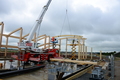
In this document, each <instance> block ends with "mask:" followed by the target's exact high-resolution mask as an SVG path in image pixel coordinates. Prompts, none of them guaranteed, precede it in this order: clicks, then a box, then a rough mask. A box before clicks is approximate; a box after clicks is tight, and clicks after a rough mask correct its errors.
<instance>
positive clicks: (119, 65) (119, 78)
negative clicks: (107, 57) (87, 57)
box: [115, 60, 120, 80]
mask: <svg viewBox="0 0 120 80" xmlns="http://www.w3.org/2000/svg"><path fill="white" fill-rule="evenodd" d="M115 75H116V77H115V80H120V60H116V61H115Z"/></svg>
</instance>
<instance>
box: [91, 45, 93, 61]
mask: <svg viewBox="0 0 120 80" xmlns="http://www.w3.org/2000/svg"><path fill="white" fill-rule="evenodd" d="M92 59H93V57H92V47H91V60H92Z"/></svg>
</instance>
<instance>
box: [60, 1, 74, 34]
mask: <svg viewBox="0 0 120 80" xmlns="http://www.w3.org/2000/svg"><path fill="white" fill-rule="evenodd" d="M67 6H68V0H66V14H65V18H64V21H63V25H62V29H61V32H60V35H61V34H62V31H63V27H64V24H65V21H66V19H67V22H68V26H69V31H70V35H71V34H72V31H71V26H70V22H69V17H68V8H67Z"/></svg>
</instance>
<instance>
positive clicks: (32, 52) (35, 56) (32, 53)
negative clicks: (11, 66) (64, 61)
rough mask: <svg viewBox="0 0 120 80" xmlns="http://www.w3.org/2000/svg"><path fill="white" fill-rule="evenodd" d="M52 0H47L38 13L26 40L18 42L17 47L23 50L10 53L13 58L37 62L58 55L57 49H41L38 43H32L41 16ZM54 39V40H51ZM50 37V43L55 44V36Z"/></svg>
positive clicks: (41, 18)
mask: <svg viewBox="0 0 120 80" xmlns="http://www.w3.org/2000/svg"><path fill="white" fill-rule="evenodd" d="M51 1H52V0H48V2H47V4H46V5H45V6H44V7H43V10H42V12H41V14H40V17H39V19H38V20H37V23H36V25H35V26H34V27H33V28H32V30H31V31H30V33H29V36H28V38H27V40H26V41H22V42H19V43H18V47H19V48H22V49H24V51H23V52H22V51H21V52H20V53H19V54H17V55H12V56H11V57H12V58H15V59H17V60H19V61H23V62H29V61H30V62H34V63H39V62H41V61H45V60H48V61H49V60H50V58H51V57H52V58H57V57H59V50H58V49H55V48H53V49H46V51H45V50H42V49H39V48H38V47H37V44H38V43H32V41H31V40H32V38H33V36H34V34H35V32H36V30H37V29H38V27H39V25H40V24H41V22H42V20H43V17H44V15H45V12H46V11H47V9H48V7H49V5H50V3H51ZM53 39H54V40H53ZM53 39H52V41H51V42H52V43H53V44H55V43H57V40H56V39H55V38H53Z"/></svg>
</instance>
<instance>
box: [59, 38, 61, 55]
mask: <svg viewBox="0 0 120 80" xmlns="http://www.w3.org/2000/svg"><path fill="white" fill-rule="evenodd" d="M60 51H61V39H60V40H59V57H60Z"/></svg>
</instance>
